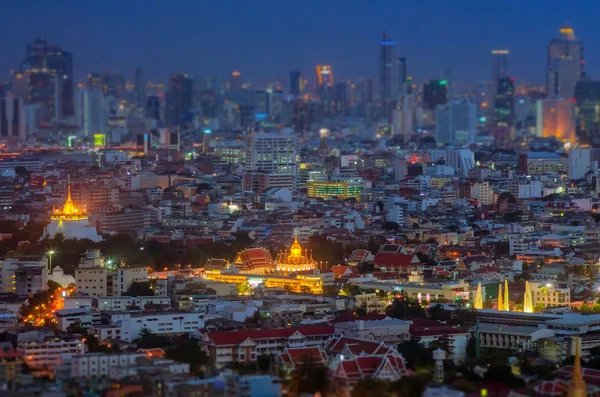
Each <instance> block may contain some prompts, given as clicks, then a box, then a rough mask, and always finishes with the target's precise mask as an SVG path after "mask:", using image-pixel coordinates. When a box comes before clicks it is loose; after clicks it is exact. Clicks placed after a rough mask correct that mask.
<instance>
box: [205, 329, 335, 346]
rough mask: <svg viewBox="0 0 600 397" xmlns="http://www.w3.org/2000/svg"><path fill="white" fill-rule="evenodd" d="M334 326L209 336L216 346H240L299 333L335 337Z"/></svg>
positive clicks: (209, 334)
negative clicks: (248, 342)
mask: <svg viewBox="0 0 600 397" xmlns="http://www.w3.org/2000/svg"><path fill="white" fill-rule="evenodd" d="M333 331H334V328H333V326H332V325H309V326H305V327H290V328H270V329H253V330H244V331H215V332H209V333H208V334H207V336H208V337H209V338H210V340H211V341H212V342H213V344H215V345H239V344H240V343H242V342H243V341H245V340H246V339H275V338H289V337H290V336H292V335H293V334H294V333H296V332H299V333H300V334H302V335H304V336H312V335H333Z"/></svg>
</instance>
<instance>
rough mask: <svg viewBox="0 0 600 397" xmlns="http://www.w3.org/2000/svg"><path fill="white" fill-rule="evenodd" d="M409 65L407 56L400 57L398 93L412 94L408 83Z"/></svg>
mask: <svg viewBox="0 0 600 397" xmlns="http://www.w3.org/2000/svg"><path fill="white" fill-rule="evenodd" d="M407 73H408V65H407V63H406V58H405V57H398V93H399V94H410V85H409V84H408V80H407V79H408V76H407Z"/></svg>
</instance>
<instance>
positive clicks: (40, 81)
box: [21, 39, 74, 121]
mask: <svg viewBox="0 0 600 397" xmlns="http://www.w3.org/2000/svg"><path fill="white" fill-rule="evenodd" d="M21 72H22V73H24V74H27V75H28V81H29V93H28V98H27V103H28V104H40V105H41V106H42V108H43V109H42V119H43V121H50V120H52V119H61V118H63V117H70V116H72V115H73V114H74V100H73V98H74V95H73V94H74V84H73V56H72V55H71V53H70V52H68V51H64V50H63V49H62V48H60V47H59V46H54V45H50V44H48V40H46V39H35V40H34V42H33V44H30V45H28V46H27V50H26V54H25V60H24V61H23V62H22V63H21Z"/></svg>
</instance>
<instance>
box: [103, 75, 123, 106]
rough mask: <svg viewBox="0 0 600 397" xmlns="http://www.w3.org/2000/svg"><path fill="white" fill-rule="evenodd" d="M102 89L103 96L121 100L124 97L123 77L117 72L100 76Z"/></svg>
mask: <svg viewBox="0 0 600 397" xmlns="http://www.w3.org/2000/svg"><path fill="white" fill-rule="evenodd" d="M102 88H103V90H104V95H105V96H114V97H115V98H118V99H122V98H124V97H125V88H126V87H125V76H124V75H123V74H122V73H119V72H118V71H111V72H104V73H103V74H102Z"/></svg>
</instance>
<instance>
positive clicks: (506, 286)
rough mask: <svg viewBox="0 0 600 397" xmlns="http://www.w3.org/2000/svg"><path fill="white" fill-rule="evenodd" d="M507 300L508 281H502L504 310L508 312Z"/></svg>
mask: <svg viewBox="0 0 600 397" xmlns="http://www.w3.org/2000/svg"><path fill="white" fill-rule="evenodd" d="M508 304H509V299H508V280H504V310H506V311H510V307H509V305H508Z"/></svg>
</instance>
